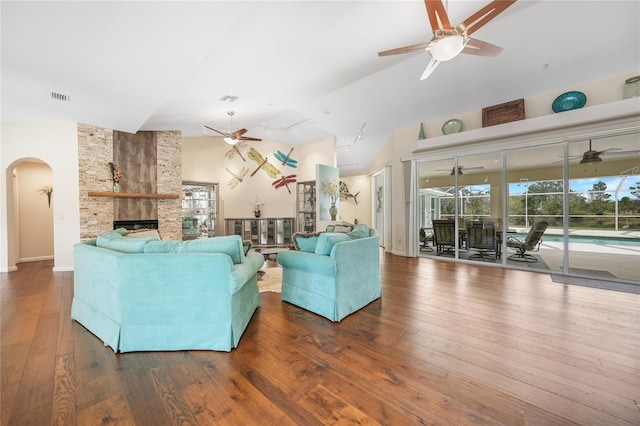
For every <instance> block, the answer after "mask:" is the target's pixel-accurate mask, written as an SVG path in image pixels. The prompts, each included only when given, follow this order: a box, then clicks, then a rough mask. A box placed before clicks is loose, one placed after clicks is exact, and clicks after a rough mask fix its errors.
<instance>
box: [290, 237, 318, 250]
mask: <svg viewBox="0 0 640 426" xmlns="http://www.w3.org/2000/svg"><path fill="white" fill-rule="evenodd" d="M319 235H320V233H319V232H314V233H311V234H306V233H303V232H295V233H294V234H293V235H292V236H291V241H293V247H295V249H296V250H298V251H304V252H307V253H313V252H315V251H316V244H318V236H319Z"/></svg>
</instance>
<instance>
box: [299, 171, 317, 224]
mask: <svg viewBox="0 0 640 426" xmlns="http://www.w3.org/2000/svg"><path fill="white" fill-rule="evenodd" d="M296 219H297V221H298V232H305V233H311V232H315V231H316V182H315V181H308V182H298V187H297V201H296Z"/></svg>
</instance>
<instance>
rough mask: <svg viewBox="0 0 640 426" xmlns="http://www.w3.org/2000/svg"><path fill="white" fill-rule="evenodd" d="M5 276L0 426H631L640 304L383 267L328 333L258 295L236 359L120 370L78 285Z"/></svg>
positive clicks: (487, 272) (317, 321)
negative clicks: (366, 293)
mask: <svg viewBox="0 0 640 426" xmlns="http://www.w3.org/2000/svg"><path fill="white" fill-rule="evenodd" d="M51 270H52V263H51V262H49V261H44V262H34V263H26V264H21V265H19V270H18V271H17V272H12V273H8V274H6V273H4V274H0V276H1V282H0V285H1V286H0V290H1V303H2V304H1V308H2V311H1V335H0V337H1V339H2V341H1V358H0V362H1V379H2V393H1V400H0V403H1V424H2V425H21V426H24V425H38V426H40V425H48V424H51V425H83V426H84V425H106V424H108V425H156V426H158V425H209V424H230V425H324V424H364V423H366V424H381V425H409V424H440V425H465V424H503V425H578V424H579V425H634V424H635V425H638V424H640V296H638V295H635V294H629V293H618V292H612V291H607V290H600V289H594V288H586V287H577V286H568V285H563V284H556V283H552V282H551V280H550V278H549V276H548V275H547V274H541V273H533V272H526V271H515V270H505V269H500V268H492V267H487V266H483V265H466V264H455V263H451V262H439V261H436V260H430V259H416V258H404V257H399V256H393V255H390V254H382V283H383V296H382V299H380V300H378V301H375V302H373V303H371V304H370V305H368V306H367V307H365V308H364V309H362V310H361V311H359V312H357V313H355V314H353V315H351V316H349V317H347V318H346V319H344V320H343V321H342V322H341V323H338V324H333V323H331V322H329V321H327V320H326V319H324V318H321V317H319V316H316V315H314V314H312V313H310V312H307V311H304V310H302V309H300V308H298V307H296V306H293V305H290V304H287V303H283V302H281V300H280V295H279V294H277V293H270V292H268V293H261V295H260V308H259V309H258V311H257V312H256V313H255V314H254V316H253V318H252V320H251V323H250V324H249V327H248V328H247V330H246V332H245V334H244V335H243V337H242V339H241V341H240V346H239V347H238V348H237V349H235V350H233V351H232V352H230V353H220V352H211V351H180V352H146V353H127V354H114V353H113V351H112V350H111V349H110V348H108V347H105V346H104V345H103V344H102V342H101V341H100V340H98V339H97V338H96V337H95V336H93V335H92V334H91V333H89V332H88V331H86V330H85V329H84V328H83V327H82V326H81V325H79V324H78V323H75V322H73V321H71V320H70V308H71V300H72V297H73V273H70V272H69V273H53V272H52V271H51Z"/></svg>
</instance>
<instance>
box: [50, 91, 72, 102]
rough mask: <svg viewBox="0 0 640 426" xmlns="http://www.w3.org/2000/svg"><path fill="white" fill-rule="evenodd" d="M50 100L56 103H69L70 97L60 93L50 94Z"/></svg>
mask: <svg viewBox="0 0 640 426" xmlns="http://www.w3.org/2000/svg"><path fill="white" fill-rule="evenodd" d="M51 98H53V99H55V100H57V101H64V102H71V97H69V96H67V95H63V94H62V93H56V92H51Z"/></svg>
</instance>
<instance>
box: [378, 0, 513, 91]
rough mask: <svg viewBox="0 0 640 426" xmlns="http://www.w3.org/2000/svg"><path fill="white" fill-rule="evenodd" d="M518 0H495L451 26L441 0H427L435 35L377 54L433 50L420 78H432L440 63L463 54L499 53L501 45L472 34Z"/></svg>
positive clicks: (426, 4)
mask: <svg viewBox="0 0 640 426" xmlns="http://www.w3.org/2000/svg"><path fill="white" fill-rule="evenodd" d="M515 2H516V0H494V1H492V2H491V3H489V4H488V5H486V6H485V7H483V8H482V9H480V10H478V11H477V12H476V13H474V14H473V15H471V16H470V17H468V18H467V19H465V20H464V21H463V22H462V23H461V24H459V25H458V26H456V27H452V26H451V22H449V17H448V15H447V11H446V10H445V7H444V4H443V3H442V0H425V1H424V4H425V6H426V8H427V16H428V17H429V22H430V23H431V28H432V30H433V38H432V39H431V40H430V41H428V42H425V43H419V44H414V45H411V46H405V47H399V48H397V49H391V50H385V51H383V52H378V56H388V55H398V54H401V53H410V52H417V51H420V50H426V51H428V52H429V53H431V60H430V61H429V64H428V65H427V68H426V69H425V70H424V72H423V73H422V76H421V77H420V80H424V79H426V78H427V77H429V75H431V73H432V72H433V71H434V70H435V69H436V67H437V66H438V65H439V64H440V62H443V61H448V60H450V59H453V58H455V57H456V56H458V55H459V54H460V53H466V54H470V55H479V56H496V55H498V54H500V52H501V51H502V48H501V47H498V46H496V45H493V44H491V43H487V42H484V41H480V40H477V39H472V38H470V37H469V36H470V35H471V34H473V33H474V32H476V31H477V30H478V29H480V28H481V27H482V26H484V25H485V24H486V23H487V22H489V21H490V20H492V19H493V18H495V17H496V16H497V15H499V14H500V13H502V12H503V11H504V10H505V9H506V8H507V7H509V6H511V5H512V4H513V3H515Z"/></svg>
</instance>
